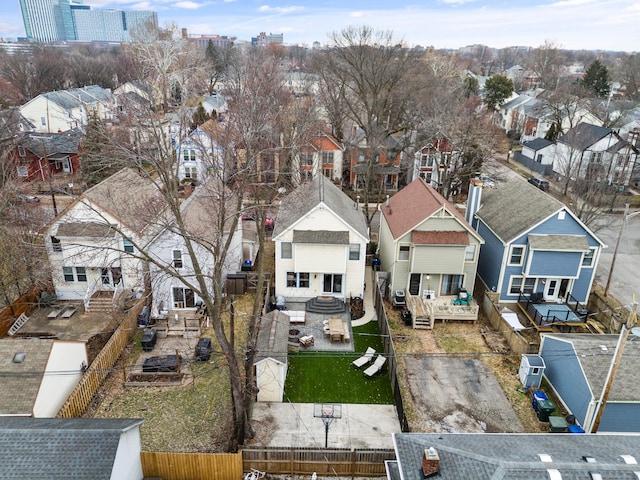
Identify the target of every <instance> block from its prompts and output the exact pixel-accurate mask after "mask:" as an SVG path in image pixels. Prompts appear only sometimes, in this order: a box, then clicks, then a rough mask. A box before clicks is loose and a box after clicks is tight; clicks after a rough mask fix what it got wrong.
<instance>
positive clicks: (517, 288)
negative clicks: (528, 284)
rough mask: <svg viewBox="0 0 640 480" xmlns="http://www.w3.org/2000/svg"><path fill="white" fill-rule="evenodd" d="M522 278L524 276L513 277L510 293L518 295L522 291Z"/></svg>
mask: <svg viewBox="0 0 640 480" xmlns="http://www.w3.org/2000/svg"><path fill="white" fill-rule="evenodd" d="M522 280H523V278H522V277H516V276H513V277H511V279H510V280H509V293H510V294H511V295H518V294H519V293H520V292H521V291H522Z"/></svg>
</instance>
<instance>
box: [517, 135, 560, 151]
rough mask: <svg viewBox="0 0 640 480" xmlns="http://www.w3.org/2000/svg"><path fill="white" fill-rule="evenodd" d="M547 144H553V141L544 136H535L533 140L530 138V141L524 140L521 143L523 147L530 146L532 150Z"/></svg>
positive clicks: (544, 146)
mask: <svg viewBox="0 0 640 480" xmlns="http://www.w3.org/2000/svg"><path fill="white" fill-rule="evenodd" d="M549 145H553V142H552V141H550V140H547V139H546V138H536V139H534V140H531V141H530V142H524V143H523V144H522V146H523V147H527V148H530V149H531V150H533V151H534V152H535V151H538V150H542V149H543V148H547V147H548V146H549Z"/></svg>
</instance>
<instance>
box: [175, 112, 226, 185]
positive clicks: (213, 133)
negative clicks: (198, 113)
mask: <svg viewBox="0 0 640 480" xmlns="http://www.w3.org/2000/svg"><path fill="white" fill-rule="evenodd" d="M218 134H219V129H218V124H217V121H215V120H207V121H206V122H205V123H203V124H202V125H200V126H199V127H198V128H196V129H195V130H194V131H193V132H191V133H190V134H189V135H188V136H187V137H185V138H183V139H182V140H181V141H180V143H178V145H177V147H176V158H177V161H178V175H177V176H178V180H179V181H183V180H191V181H201V180H203V179H204V178H205V177H206V176H207V175H208V174H209V173H210V172H211V171H212V170H217V171H221V170H222V168H223V154H224V150H223V148H222V146H221V145H220V144H219V143H218V141H217V140H216V138H217V136H218ZM220 178H222V177H220Z"/></svg>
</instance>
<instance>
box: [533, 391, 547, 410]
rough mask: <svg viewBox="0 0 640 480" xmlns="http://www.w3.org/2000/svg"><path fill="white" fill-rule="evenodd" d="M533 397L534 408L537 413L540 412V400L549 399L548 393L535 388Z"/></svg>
mask: <svg viewBox="0 0 640 480" xmlns="http://www.w3.org/2000/svg"><path fill="white" fill-rule="evenodd" d="M531 397H532V400H531V405H533V410H534V411H535V412H536V413H537V412H538V402H539V401H540V400H548V398H547V395H546V393H544V392H543V391H542V390H534V391H533V395H532V396H531Z"/></svg>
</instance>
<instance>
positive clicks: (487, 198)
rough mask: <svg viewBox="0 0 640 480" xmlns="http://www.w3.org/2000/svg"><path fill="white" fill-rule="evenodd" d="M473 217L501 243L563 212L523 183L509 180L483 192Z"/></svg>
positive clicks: (517, 179)
mask: <svg viewBox="0 0 640 480" xmlns="http://www.w3.org/2000/svg"><path fill="white" fill-rule="evenodd" d="M480 204H481V205H480V209H479V210H478V212H477V213H476V215H477V216H478V217H479V218H480V219H481V220H482V221H483V222H484V223H485V224H486V225H488V226H489V228H491V230H492V231H493V232H494V233H495V234H496V235H497V236H498V237H499V238H500V239H501V240H502V241H503V242H504V243H508V242H509V241H511V240H513V239H515V238H517V237H519V236H520V235H522V234H523V233H525V232H526V231H527V230H529V229H530V228H532V227H533V226H535V225H537V224H538V223H540V222H541V221H543V220H545V219H546V218H548V217H550V216H551V215H553V214H554V213H556V212H558V211H559V210H561V209H563V208H565V206H564V204H562V203H561V202H559V201H558V200H556V199H555V198H553V197H552V196H551V195H548V194H546V193H545V192H543V191H542V190H540V189H539V188H537V187H534V186H533V185H531V184H530V183H529V182H527V181H526V180H523V179H521V178H513V179H511V180H509V181H507V182H506V183H505V184H503V185H502V186H501V187H500V188H495V189H492V190H486V189H485V190H484V191H483V192H482V200H481V202H480Z"/></svg>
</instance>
